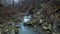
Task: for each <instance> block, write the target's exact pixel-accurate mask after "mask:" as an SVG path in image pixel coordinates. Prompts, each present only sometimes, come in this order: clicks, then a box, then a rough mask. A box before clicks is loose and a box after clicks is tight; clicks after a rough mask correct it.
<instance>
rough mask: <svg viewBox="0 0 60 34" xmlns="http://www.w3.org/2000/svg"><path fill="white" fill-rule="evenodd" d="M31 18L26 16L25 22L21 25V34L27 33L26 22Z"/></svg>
mask: <svg viewBox="0 0 60 34" xmlns="http://www.w3.org/2000/svg"><path fill="white" fill-rule="evenodd" d="M30 18H31V16H25V17H24V20H23V22H22V23H19V26H20V27H21V28H20V31H19V34H22V33H23V32H26V30H27V29H26V27H25V26H24V22H27V21H29V20H30Z"/></svg>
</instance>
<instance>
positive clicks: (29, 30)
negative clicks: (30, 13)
mask: <svg viewBox="0 0 60 34" xmlns="http://www.w3.org/2000/svg"><path fill="white" fill-rule="evenodd" d="M27 18H28V19H27ZM29 20H30V17H25V18H24V21H23V22H21V23H19V26H20V27H21V28H20V29H19V34H47V33H46V32H43V31H42V28H41V26H37V27H29V26H25V25H24V24H23V23H24V22H27V21H29Z"/></svg>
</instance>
